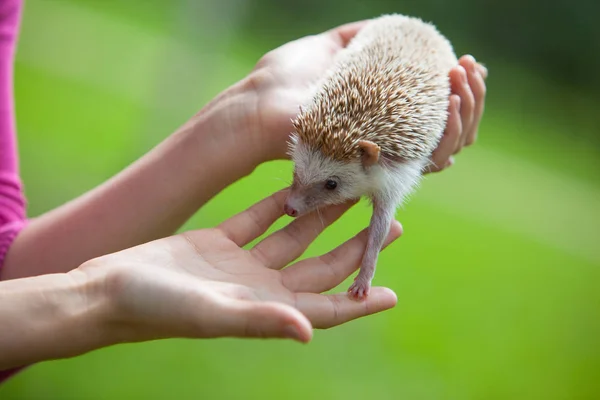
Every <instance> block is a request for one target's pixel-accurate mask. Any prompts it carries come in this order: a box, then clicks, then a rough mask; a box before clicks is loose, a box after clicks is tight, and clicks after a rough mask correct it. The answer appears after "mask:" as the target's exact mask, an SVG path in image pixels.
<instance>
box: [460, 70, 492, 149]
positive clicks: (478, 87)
mask: <svg viewBox="0 0 600 400" xmlns="http://www.w3.org/2000/svg"><path fill="white" fill-rule="evenodd" d="M486 73H487V72H486ZM467 76H468V80H469V86H471V90H472V92H473V96H474V97H475V110H474V113H473V123H472V125H471V128H470V130H469V131H468V132H465V135H466V140H465V145H466V146H470V145H471V144H473V143H475V140H476V139H477V131H478V130H479V123H480V121H481V117H482V116H483V110H484V106H485V94H486V87H485V80H484V78H483V76H482V74H481V72H480V69H479V68H478V67H477V66H476V65H475V64H474V65H473V67H472V69H471V70H468V71H467Z"/></svg>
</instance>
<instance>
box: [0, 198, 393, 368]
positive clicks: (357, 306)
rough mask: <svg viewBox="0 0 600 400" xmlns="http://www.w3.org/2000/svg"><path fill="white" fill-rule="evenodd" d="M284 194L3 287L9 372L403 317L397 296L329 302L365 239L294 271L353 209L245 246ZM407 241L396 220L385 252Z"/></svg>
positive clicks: (0, 364) (378, 292)
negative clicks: (199, 341) (112, 350)
mask: <svg viewBox="0 0 600 400" xmlns="http://www.w3.org/2000/svg"><path fill="white" fill-rule="evenodd" d="M285 196H286V192H285V191H281V192H278V193H275V194H274V195H272V196H269V197H268V198H266V199H264V200H262V201H260V202H259V203H257V204H255V205H254V206H252V207H250V208H249V209H247V210H246V211H243V212H241V213H240V214H237V215H235V216H233V217H232V218H230V219H228V220H226V221H225V222H223V223H222V224H221V225H219V226H218V227H216V228H212V229H203V230H196V231H189V232H185V233H183V234H180V235H176V236H171V237H167V238H164V239H159V240H156V241H153V242H149V243H147V244H143V245H140V246H137V247H133V248H130V249H127V250H123V251H121V252H117V253H113V254H109V255H105V256H102V257H99V258H96V259H93V260H90V261H88V262H86V263H84V264H83V265H81V266H80V267H79V268H77V269H75V270H73V271H70V272H68V273H63V274H48V275H42V276H39V277H34V278H27V279H16V280H12V281H8V282H3V283H2V286H1V287H2V290H0V321H2V323H3V324H2V326H3V328H2V329H1V330H0V370H2V369H6V368H11V367H16V366H20V365H25V364H30V363H34V362H38V361H43V360H52V359H59V358H66V357H74V356H77V355H80V354H83V353H86V352H88V351H91V350H94V349H96V348H99V347H104V346H110V345H114V344H117V343H126V342H140V341H147V340H156V339H162V338H172V337H180V338H220V337H244V338H284V339H292V340H295V341H298V342H301V343H306V342H309V341H310V340H311V338H312V332H313V329H326V328H331V327H334V326H337V325H340V324H343V323H345V322H347V321H350V320H353V319H356V318H360V317H363V316H366V315H370V314H374V313H378V312H381V311H384V310H387V309H389V308H392V307H394V306H395V305H396V301H397V298H396V295H395V294H394V292H393V291H391V290H390V289H387V288H375V289H374V291H373V294H372V296H370V297H369V301H368V302H366V303H362V304H361V303H357V302H354V301H351V300H350V299H348V297H347V296H346V295H345V294H321V293H322V292H324V291H328V290H330V289H333V288H335V287H336V286H337V285H339V284H340V283H341V282H342V281H343V280H344V279H346V278H347V277H348V276H349V275H350V274H351V273H352V272H353V271H354V270H356V268H357V267H358V265H359V263H360V258H361V254H362V248H363V247H364V245H365V242H366V232H365V231H363V232H361V233H359V234H358V235H356V236H355V237H353V238H351V239H350V240H348V241H347V242H345V243H343V244H342V245H340V246H339V247H337V248H336V249H333V250H332V251H331V252H329V253H327V254H324V255H322V256H320V257H314V258H308V259H304V260H302V261H298V262H295V263H293V261H294V260H295V259H297V258H298V257H300V256H301V255H302V253H304V251H305V250H306V248H307V247H308V246H309V245H310V244H311V243H312V242H313V241H314V240H315V239H316V238H317V236H318V235H319V234H320V233H321V232H322V231H323V230H324V229H325V228H326V227H327V226H329V225H330V224H332V223H333V222H334V221H335V220H337V219H338V218H339V217H340V216H342V214H343V213H344V212H345V211H346V210H348V208H350V206H351V205H352V204H345V205H340V206H335V207H330V208H328V209H326V210H324V211H323V213H322V214H321V216H320V217H319V216H318V215H316V214H310V215H306V216H305V217H302V218H299V219H296V220H294V221H293V222H291V223H290V224H289V225H287V226H286V227H284V228H283V229H281V230H279V231H277V232H275V233H273V234H271V235H269V236H267V237H265V238H264V239H262V241H260V242H259V243H258V244H256V245H255V246H254V247H252V248H250V249H244V248H243V247H244V246H246V245H248V243H250V242H251V241H253V240H254V239H256V238H258V237H260V236H261V235H262V234H263V233H264V232H265V231H266V230H267V229H268V228H269V227H270V226H271V225H272V224H273V223H274V222H275V221H276V220H277V219H278V218H279V217H281V215H282V213H281V211H280V210H281V209H282V207H283V202H284V200H285ZM401 233H402V227H401V225H400V224H399V223H398V222H394V223H393V224H392V225H391V227H390V234H389V235H388V237H387V241H386V244H389V243H391V242H393V241H394V240H396V239H397V238H398V237H399V236H400V235H401ZM290 237H294V238H295V239H294V240H290ZM290 263H292V264H291V265H289V266H288V264H290ZM284 267H286V268H284Z"/></svg>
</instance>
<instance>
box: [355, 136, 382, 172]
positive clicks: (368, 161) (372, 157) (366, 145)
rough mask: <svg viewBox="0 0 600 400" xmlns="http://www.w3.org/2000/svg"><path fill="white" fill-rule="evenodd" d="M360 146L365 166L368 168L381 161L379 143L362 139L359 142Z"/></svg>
mask: <svg viewBox="0 0 600 400" xmlns="http://www.w3.org/2000/svg"><path fill="white" fill-rule="evenodd" d="M358 147H360V150H361V152H362V155H361V161H362V165H363V167H365V168H367V167H370V166H373V165H375V164H377V162H378V161H379V151H380V148H379V146H378V145H377V144H375V143H373V142H371V141H369V140H360V141H359V142H358Z"/></svg>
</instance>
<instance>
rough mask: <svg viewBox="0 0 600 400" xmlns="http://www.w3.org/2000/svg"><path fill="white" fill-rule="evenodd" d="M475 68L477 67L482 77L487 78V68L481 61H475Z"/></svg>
mask: <svg viewBox="0 0 600 400" xmlns="http://www.w3.org/2000/svg"><path fill="white" fill-rule="evenodd" d="M477 69H479V73H480V74H481V76H482V77H483V79H484V80H485V79H487V77H488V69H487V68H486V67H485V65H483V64H482V63H477Z"/></svg>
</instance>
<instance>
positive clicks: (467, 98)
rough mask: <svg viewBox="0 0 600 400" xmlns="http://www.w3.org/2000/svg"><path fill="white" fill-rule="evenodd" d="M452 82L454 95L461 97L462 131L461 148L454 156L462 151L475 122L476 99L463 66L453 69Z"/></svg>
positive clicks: (457, 149)
mask: <svg viewBox="0 0 600 400" xmlns="http://www.w3.org/2000/svg"><path fill="white" fill-rule="evenodd" d="M450 82H451V85H452V93H454V94H457V95H458V96H459V97H460V120H461V126H462V131H461V135H460V142H459V146H457V148H456V149H454V153H453V154H457V153H459V152H460V150H461V149H462V147H463V145H464V142H465V139H466V137H465V132H466V131H467V130H468V129H469V127H470V126H471V124H472V122H473V111H474V109H475V97H474V96H473V93H472V92H471V88H470V87H469V82H468V80H467V72H466V71H465V68H464V67H463V66H461V65H459V66H458V67H455V68H453V69H452V70H451V71H450Z"/></svg>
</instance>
